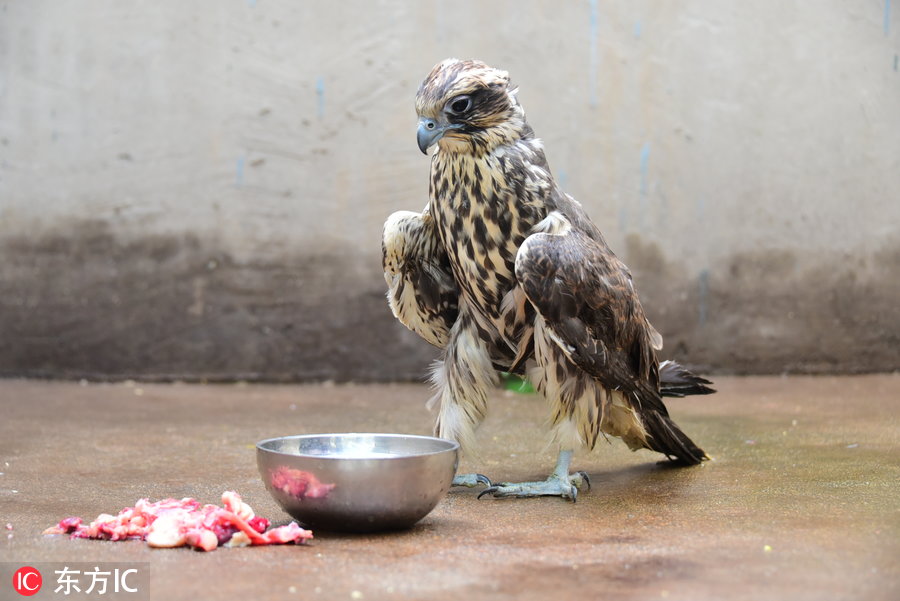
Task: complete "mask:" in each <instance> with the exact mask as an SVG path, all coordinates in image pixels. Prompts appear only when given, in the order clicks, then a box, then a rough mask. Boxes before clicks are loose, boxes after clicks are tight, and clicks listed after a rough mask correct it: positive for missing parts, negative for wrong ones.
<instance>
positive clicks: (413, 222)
mask: <svg viewBox="0 0 900 601" xmlns="http://www.w3.org/2000/svg"><path fill="white" fill-rule="evenodd" d="M381 261H382V266H383V268H384V279H385V281H386V282H387V284H388V292H387V297H388V303H389V304H390V307H391V311H393V313H394V316H395V317H396V318H397V319H398V320H400V322H401V323H402V324H403V325H405V326H406V327H408V328H409V329H410V330H412V331H413V332H415V333H416V334H418V335H419V336H421V337H422V338H424V339H425V340H427V341H428V342H430V343H431V344H433V345H435V346H437V347H440V348H443V347H445V346H446V345H447V341H448V340H449V335H450V328H451V327H452V326H453V323H454V322H455V321H456V318H457V315H458V314H459V305H458V303H459V289H458V288H457V286H456V281H455V280H454V279H453V276H452V274H451V270H450V260H449V259H448V257H447V254H446V253H445V252H444V250H443V248H442V247H441V245H440V241H439V240H438V237H437V234H436V232H435V231H434V220H433V219H432V218H431V215H430V214H429V213H428V211H427V210H426V211H424V212H422V213H413V212H411V211H398V212H396V213H394V214H392V215H391V216H390V217H388V220H387V221H386V222H385V224H384V231H383V235H382V242H381Z"/></svg>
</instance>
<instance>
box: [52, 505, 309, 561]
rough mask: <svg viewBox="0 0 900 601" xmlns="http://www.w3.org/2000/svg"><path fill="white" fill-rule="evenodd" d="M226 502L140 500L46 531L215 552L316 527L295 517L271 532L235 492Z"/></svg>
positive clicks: (287, 538)
mask: <svg viewBox="0 0 900 601" xmlns="http://www.w3.org/2000/svg"><path fill="white" fill-rule="evenodd" d="M222 505H223V507H218V506H216V505H203V506H201V505H200V503H198V502H197V501H195V500H194V499H190V498H184V499H181V500H180V501H179V500H176V499H164V500H162V501H157V502H155V503H151V502H150V501H149V500H147V499H139V500H138V502H137V503H135V504H134V507H126V508H125V509H123V510H122V511H120V512H119V514H118V515H115V516H113V515H109V514H101V515H99V516H97V519H95V520H94V521H93V522H91V523H90V524H87V525H85V524H84V522H83V521H82V519H81V518H77V517H71V518H65V519H64V520H62V521H60V522H59V524H58V525H56V526H53V527H51V528H48V529H47V530H45V531H44V534H70V535H71V536H72V538H94V539H102V540H112V541H117V540H125V539H129V538H140V539H142V540H145V541H147V544H148V545H150V546H151V547H180V546H183V545H188V546H190V547H193V548H194V549H199V550H202V551H212V550H213V549H215V548H217V547H218V546H220V545H223V544H227V545H229V546H240V545H245V544H250V545H271V544H283V543H297V544H300V543H303V542H305V541H306V540H308V539H310V538H312V532H310V531H309V530H304V529H303V528H301V527H300V526H298V525H297V524H296V523H295V522H291V523H290V524H288V525H287V526H280V527H278V528H272V529H271V530H269V531H266V528H268V527H269V520H267V519H265V518H262V517H257V516H256V515H255V514H254V512H253V508H251V507H250V506H249V505H247V504H246V503H244V502H243V501H242V500H241V497H240V495H238V494H237V493H235V492H233V491H226V492H224V493H222Z"/></svg>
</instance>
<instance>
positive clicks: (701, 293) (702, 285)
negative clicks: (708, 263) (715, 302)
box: [697, 269, 709, 326]
mask: <svg viewBox="0 0 900 601" xmlns="http://www.w3.org/2000/svg"><path fill="white" fill-rule="evenodd" d="M697 285H698V288H697V319H698V320H699V322H700V325H701V326H702V325H703V324H705V323H706V318H707V317H708V316H709V270H708V269H704V270H703V271H701V272H700V276H699V277H698V278H697Z"/></svg>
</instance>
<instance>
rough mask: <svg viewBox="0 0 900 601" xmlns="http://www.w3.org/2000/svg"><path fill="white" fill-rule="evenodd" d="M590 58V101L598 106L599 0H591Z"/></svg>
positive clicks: (592, 104)
mask: <svg viewBox="0 0 900 601" xmlns="http://www.w3.org/2000/svg"><path fill="white" fill-rule="evenodd" d="M590 6H591V11H590V12H591V16H590V27H591V34H590V36H591V37H590V60H589V61H588V69H590V72H589V73H588V95H589V96H588V102H590V105H591V106H597V30H598V29H599V13H600V9H599V8H598V6H597V0H590Z"/></svg>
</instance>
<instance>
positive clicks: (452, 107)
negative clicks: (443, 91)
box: [447, 96, 472, 115]
mask: <svg viewBox="0 0 900 601" xmlns="http://www.w3.org/2000/svg"><path fill="white" fill-rule="evenodd" d="M470 108H472V99H471V98H469V97H468V96H457V97H456V98H454V99H453V100H451V101H450V102H448V103H447V111H448V112H450V113H454V114H456V115H461V114H462V113H465V112H466V111H467V110H469V109H470Z"/></svg>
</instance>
